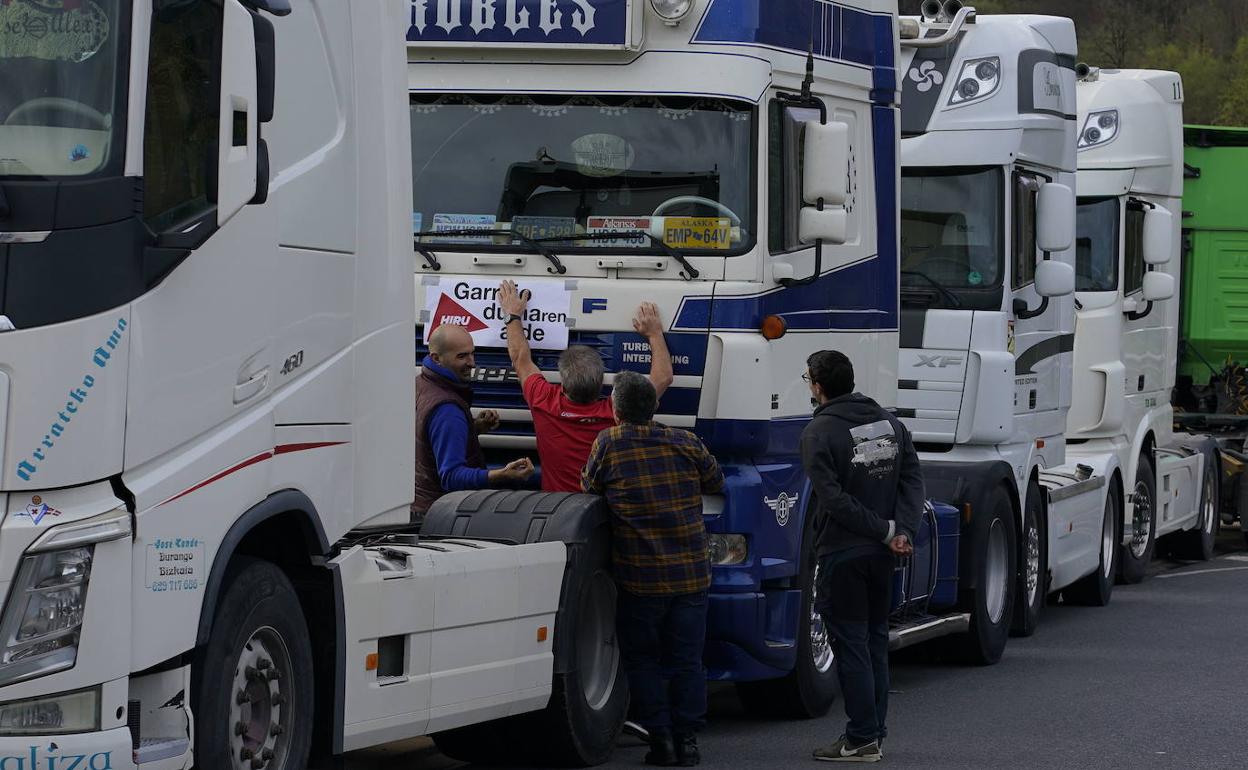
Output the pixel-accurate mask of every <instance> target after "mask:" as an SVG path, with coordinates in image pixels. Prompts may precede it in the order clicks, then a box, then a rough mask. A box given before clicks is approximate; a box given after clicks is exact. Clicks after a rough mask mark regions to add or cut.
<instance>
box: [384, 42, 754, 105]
mask: <svg viewBox="0 0 1248 770" xmlns="http://www.w3.org/2000/svg"><path fill="white" fill-rule="evenodd" d="M707 60H708V57H707V55H706V54H703V53H685V52H677V51H647V52H645V53H643V54H641V55H640V56H638V57H637V58H636V59H634V60H633V61H632V62H630V63H629V65H628V66H626V67H621V66H614V65H608V64H587V65H581V66H578V67H577V68H576V70H577V79H576V82H577V83H585V84H588V83H594V84H598V85H599V86H601V87H602V88H603V89H605V90H603V91H596V90H593V89H585V90H584V92H585V93H594V94H602V93H611V94H648V95H652V96H654V95H668V94H670V95H673V96H711V97H718V98H725V99H741V100H743V101H748V102H753V103H755V104H757V103H758V102H759V101H760V100H761V99H762V98H763V94H764V93H766V91H767V88H768V86H769V85H770V84H771V66H770V64H769V63H768V62H767V61H765V60H763V59H758V58H755V57H752V56H736V55H719V56H715V57H714V66H715V77H714V78H713V79H708V78H707V77H706V70H705V68H706V67H707V66H708V64H707ZM499 69H500V68H499V67H498V66H497V65H494V64H486V63H473V62H461V63H456V65H455V66H454V67H447V66H446V65H445V63H444V62H436V61H435V62H428V61H413V62H409V63H408V84H409V88H410V90H411V91H413V92H427V93H490V94H504V93H521V94H542V93H558V94H569V93H578V92H581V89H576V90H574V91H569V89H568V85H569V84H568V83H567V82H555V81H554V80H552V79H551V76H550V74H551V73H550V67H548V66H544V65H540V64H539V65H528V64H520V63H517V64H508V65H507V68H506V77H505V78H502V77H500V76H499V75H500V72H499Z"/></svg>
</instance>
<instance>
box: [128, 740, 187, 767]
mask: <svg viewBox="0 0 1248 770" xmlns="http://www.w3.org/2000/svg"><path fill="white" fill-rule="evenodd" d="M190 750H191V739H190V738H186V737H182V738H143V739H142V740H140V741H139V747H138V748H137V749H135V750H134V761H135V764H139V765H142V764H146V763H148V762H159V761H161V760H162V759H173V758H174V757H180V756H182V755H184V754H186V752H188V751H190Z"/></svg>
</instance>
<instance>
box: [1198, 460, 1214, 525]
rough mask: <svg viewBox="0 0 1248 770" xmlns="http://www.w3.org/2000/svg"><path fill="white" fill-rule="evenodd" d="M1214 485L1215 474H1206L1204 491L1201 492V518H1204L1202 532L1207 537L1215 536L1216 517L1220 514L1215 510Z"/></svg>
mask: <svg viewBox="0 0 1248 770" xmlns="http://www.w3.org/2000/svg"><path fill="white" fill-rule="evenodd" d="M1213 483H1214V480H1213V474H1211V473H1208V472H1206V473H1205V483H1204V485H1203V486H1204V489H1202V490H1201V491H1200V507H1201V516H1202V518H1203V521H1201V530H1203V531H1204V533H1205V534H1206V535H1212V534H1213V526H1214V517H1216V516H1217V515H1218V512H1217V511H1216V510H1214V508H1215V506H1214V504H1213Z"/></svg>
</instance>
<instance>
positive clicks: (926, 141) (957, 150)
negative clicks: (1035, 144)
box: [901, 128, 1023, 168]
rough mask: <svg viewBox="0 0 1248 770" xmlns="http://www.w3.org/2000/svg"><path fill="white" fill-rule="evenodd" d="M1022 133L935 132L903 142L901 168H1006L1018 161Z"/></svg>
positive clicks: (993, 131)
mask: <svg viewBox="0 0 1248 770" xmlns="http://www.w3.org/2000/svg"><path fill="white" fill-rule="evenodd" d="M1022 141H1023V130H1022V129H1021V128H1018V129H1013V128H1011V129H1002V130H999V131H998V130H992V131H932V132H930V133H926V134H922V135H920V136H912V137H907V138H905V139H902V141H901V164H902V166H903V167H905V168H919V167H922V166H1007V165H1009V164H1011V163H1013V162H1014V161H1015V160H1017V158H1018V153H1019V148H1020V146H1021V145H1022Z"/></svg>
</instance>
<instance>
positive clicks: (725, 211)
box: [411, 95, 754, 256]
mask: <svg viewBox="0 0 1248 770" xmlns="http://www.w3.org/2000/svg"><path fill="white" fill-rule="evenodd" d="M411 111H412V164H413V174H412V185H413V188H412V191H413V196H414V204H413V211H412V229H413V231H414V232H416V233H422V232H423V233H426V235H425V236H423V237H422V242H423V243H429V244H437V248H438V249H439V250H442V249H454V248H470V249H473V250H480V249H508V250H510V249H514V248H517V247H518V246H519V244H517V243H514V242H513V241H514V239H513V238H511V237H510V236H508V235H481V236H476V235H471V234H465V230H482V231H491V230H508V231H510V232H514V233H517V234H519V235H523V236H526V237H528V238H531V239H536V240H541V239H559V242H558V243H554V244H553V245H554V246H555V247H557V248H558V250H559V251H560V252H573V253H575V252H577V251H590V252H599V251H606V250H615V251H619V250H622V249H628V250H636V251H639V252H652V251H655V250H656V248H657V247H659V246H661V244H656V243H654V242H652V241H651V239H650V238H648V237H645V236H643V235H642V233H643V232H651V233H654V235H656V236H658V237H660V238H662V240H663V242H664V243H666V244H667V245H668V246H671V247H674V248H677V249H680V250H681V251H682V252H684V253H689V252H693V253H699V252H701V253H715V254H720V255H724V256H728V255H731V254H736V253H742V252H744V251H746V250H748V249H749V248H750V247H751V246H752V245H753V238H754V236H753V229H754V228H753V222H754V210H753V200H754V195H753V187H754V186H753V182H752V178H753V169H754V164H753V162H752V157H753V140H754V108H753V106H751V105H747V104H738V103H736V102H730V101H725V100H721V99H694V98H667V97H664V98H656V97H648V96H634V97H614V98H607V97H602V98H591V97H582V96H577V97H571V98H569V97H539V96H479V95H478V96H460V95H443V96H428V95H417V96H414V97H413V99H412V103H411ZM449 231H454V234H450V232H449ZM439 232H448V234H447V235H444V236H439V235H438V233H439ZM612 234H618V235H619V237H618V238H613V237H610V236H611V235H612ZM577 235H585V236H589V235H593V236H595V237H594V238H588V237H587V238H584V239H576V238H574V237H572V236H577Z"/></svg>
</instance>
